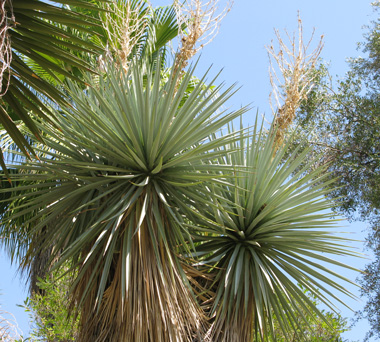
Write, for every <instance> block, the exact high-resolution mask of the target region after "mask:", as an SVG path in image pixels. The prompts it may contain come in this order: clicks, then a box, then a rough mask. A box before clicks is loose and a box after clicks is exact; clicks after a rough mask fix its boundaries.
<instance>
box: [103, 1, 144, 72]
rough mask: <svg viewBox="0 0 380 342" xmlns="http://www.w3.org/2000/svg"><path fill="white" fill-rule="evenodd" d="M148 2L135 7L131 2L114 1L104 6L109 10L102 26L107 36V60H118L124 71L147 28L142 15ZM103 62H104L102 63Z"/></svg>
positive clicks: (139, 3) (135, 4) (137, 4)
mask: <svg viewBox="0 0 380 342" xmlns="http://www.w3.org/2000/svg"><path fill="white" fill-rule="evenodd" d="M146 5H147V1H144V0H140V1H138V2H136V3H134V5H133V6H132V5H131V1H125V0H114V1H112V2H111V3H107V4H105V5H104V8H105V9H106V10H107V12H105V14H104V16H103V18H102V25H103V28H104V30H105V31H106V34H107V45H106V46H104V49H105V50H106V54H105V58H107V59H112V58H116V60H117V61H119V62H120V64H121V67H122V68H123V69H124V71H127V70H128V64H129V60H130V57H131V53H132V51H133V49H134V48H135V47H136V45H137V43H138V42H139V40H140V38H141V36H142V35H143V34H144V33H145V29H146V26H147V21H146V15H141V13H142V12H144V8H145V6H146ZM100 62H102V61H100Z"/></svg>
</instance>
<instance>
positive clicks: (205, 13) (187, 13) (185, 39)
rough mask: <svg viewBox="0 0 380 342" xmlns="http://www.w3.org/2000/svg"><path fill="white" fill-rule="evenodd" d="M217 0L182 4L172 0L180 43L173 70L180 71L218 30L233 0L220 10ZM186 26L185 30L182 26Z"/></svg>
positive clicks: (188, 0) (189, 0)
mask: <svg viewBox="0 0 380 342" xmlns="http://www.w3.org/2000/svg"><path fill="white" fill-rule="evenodd" d="M218 3H219V0H208V1H207V2H205V3H203V2H202V0H187V1H185V3H184V4H182V3H180V2H179V1H178V0H176V1H175V2H174V7H175V9H176V12H177V21H178V27H179V38H180V45H179V51H178V53H177V56H176V61H175V64H174V70H175V72H178V71H180V72H182V71H183V69H184V68H186V66H187V65H188V62H189V60H190V59H191V58H192V57H193V56H194V55H195V54H196V53H197V52H198V51H199V50H201V49H202V48H203V47H205V46H206V45H207V44H209V43H210V42H211V41H212V40H213V39H214V38H215V36H216V35H217V34H218V32H219V28H220V23H221V21H222V19H223V18H224V17H225V16H226V14H227V13H228V12H229V11H230V10H231V7H232V5H233V1H232V0H231V1H229V2H228V4H227V5H226V7H224V8H223V9H222V10H221V11H219V8H218ZM183 27H186V29H185V30H183V29H182V28H183Z"/></svg>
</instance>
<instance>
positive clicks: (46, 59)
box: [0, 0, 101, 170]
mask: <svg viewBox="0 0 380 342" xmlns="http://www.w3.org/2000/svg"><path fill="white" fill-rule="evenodd" d="M58 2H59V3H61V4H64V5H67V7H63V6H60V5H57V4H53V3H48V2H45V1H40V0H29V1H23V0H5V1H2V2H1V7H0V21H1V22H0V27H1V33H0V45H1V46H0V59H1V72H0V78H1V85H0V124H1V125H2V126H3V127H4V128H5V129H6V130H7V132H8V133H9V135H10V136H11V137H12V139H13V141H14V142H15V143H16V144H17V146H18V147H19V149H20V150H22V151H23V152H24V153H25V154H27V155H28V154H29V153H33V149H32V148H31V146H30V145H29V143H28V142H27V140H25V138H24V136H23V135H22V134H21V133H20V131H19V130H18V129H17V121H19V120H21V121H23V122H24V123H25V124H26V125H27V127H28V128H29V129H30V130H31V132H33V134H34V135H35V136H36V137H38V138H39V139H42V137H41V135H40V132H39V131H38V129H37V127H36V125H35V123H34V120H33V117H32V115H31V113H30V111H33V115H36V116H38V117H39V118H40V119H42V120H48V118H47V116H46V115H44V111H46V110H47V109H48V107H47V106H46V100H50V101H54V102H56V103H59V104H62V103H63V102H64V98H63V96H62V93H61V92H60V91H59V90H58V89H57V88H56V87H54V86H53V85H51V84H49V83H48V82H46V81H45V80H44V77H43V75H44V74H47V75H49V76H50V77H51V78H53V79H55V80H59V79H60V78H59V77H61V78H62V77H74V76H73V74H72V73H70V72H68V68H72V67H77V68H79V69H81V70H89V69H90V68H91V66H90V65H89V64H88V63H86V62H85V61H84V60H83V59H81V58H79V57H78V56H76V55H75V53H79V52H87V53H95V52H97V53H99V52H100V51H101V49H100V48H99V47H96V46H95V45H94V44H93V43H91V42H89V41H84V40H81V39H80V38H79V37H78V36H77V35H76V34H73V33H70V32H69V31H68V30H67V29H66V27H67V26H70V27H71V28H73V29H75V30H76V31H78V32H83V33H85V32H91V30H92V28H93V27H94V26H96V25H99V20H98V19H96V18H94V17H89V16H86V15H84V14H81V13H80V12H77V11H76V12H74V11H72V10H71V9H70V8H69V7H68V6H71V5H75V6H79V7H83V8H87V9H89V10H91V9H92V10H93V9H96V8H98V6H95V5H94V4H93V3H91V2H89V1H87V0H75V1H74V0H61V1H58ZM30 63H32V64H33V66H34V67H33V68H32V67H31V66H30ZM0 163H1V166H2V168H3V169H4V170H6V167H5V164H4V161H3V157H2V155H1V158H0Z"/></svg>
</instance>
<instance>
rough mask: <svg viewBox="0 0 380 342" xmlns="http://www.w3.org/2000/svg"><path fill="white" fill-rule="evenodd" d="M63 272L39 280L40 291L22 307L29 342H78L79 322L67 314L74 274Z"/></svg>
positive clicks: (76, 317)
mask: <svg viewBox="0 0 380 342" xmlns="http://www.w3.org/2000/svg"><path fill="white" fill-rule="evenodd" d="M66 271H67V268H62V270H60V271H54V272H51V274H49V275H48V276H47V277H46V278H45V279H41V278H40V279H39V282H38V283H37V286H38V288H39V291H38V292H35V293H33V295H32V296H30V297H28V298H27V299H26V300H25V302H24V305H23V307H24V308H25V311H26V312H28V313H29V316H30V322H31V331H30V336H29V337H28V339H29V340H30V341H36V342H37V341H52V342H53V341H54V342H69V341H77V336H78V331H79V318H78V316H75V315H74V314H73V313H71V312H70V308H69V301H68V299H67V298H68V297H69V296H70V280H71V279H72V278H73V277H74V274H73V272H69V273H67V272H66Z"/></svg>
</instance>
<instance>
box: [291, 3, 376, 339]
mask: <svg viewBox="0 0 380 342" xmlns="http://www.w3.org/2000/svg"><path fill="white" fill-rule="evenodd" d="M372 5H373V9H374V11H375V13H376V14H377V15H378V14H379V13H380V12H379V10H380V3H379V2H378V1H377V2H375V3H373V4H372ZM379 24H380V19H376V20H374V21H373V22H372V24H371V25H370V26H368V27H367V33H366V34H365V35H364V41H363V42H362V43H360V44H359V48H360V49H362V51H363V52H364V53H365V54H366V57H359V58H353V59H350V60H349V67H350V69H349V71H348V72H347V74H346V75H345V76H344V77H343V78H341V79H339V80H338V81H335V80H333V79H332V77H331V76H330V75H329V73H328V67H327V66H326V65H324V64H321V65H320V66H319V68H318V70H317V71H316V79H315V86H314V88H313V89H312V91H311V92H310V94H309V96H308V98H307V100H305V101H303V103H302V104H301V107H300V109H299V111H298V113H297V116H296V120H295V125H299V126H301V127H302V129H303V132H304V135H307V136H308V144H306V145H309V146H312V147H313V150H314V153H315V154H320V153H322V155H324V157H323V158H322V159H321V160H320V161H319V163H321V164H324V163H328V165H329V168H328V170H329V171H331V174H330V177H331V179H333V178H337V182H338V184H339V185H340V187H337V188H335V189H334V190H333V192H332V193H331V196H332V197H336V198H340V199H339V200H338V201H336V202H335V210H336V211H337V212H339V213H340V214H342V215H344V216H346V217H347V218H349V219H350V220H361V221H365V222H368V223H369V227H370V228H369V232H368V238H367V246H368V248H370V249H371V250H372V251H373V253H374V254H375V260H373V261H372V262H371V263H370V264H368V265H367V266H366V268H365V270H364V274H363V276H362V277H361V278H360V283H361V285H362V287H363V289H362V294H363V296H366V297H367V304H366V306H365V308H364V310H363V311H362V312H360V313H358V314H359V317H362V316H364V317H366V318H367V319H368V320H369V322H370V324H371V327H372V330H371V331H370V332H368V334H367V338H369V337H372V336H374V337H380V276H379V274H380V273H379V269H380V98H379V96H380V95H379V94H380V73H379V72H380V25H379ZM316 166H317V165H316Z"/></svg>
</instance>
